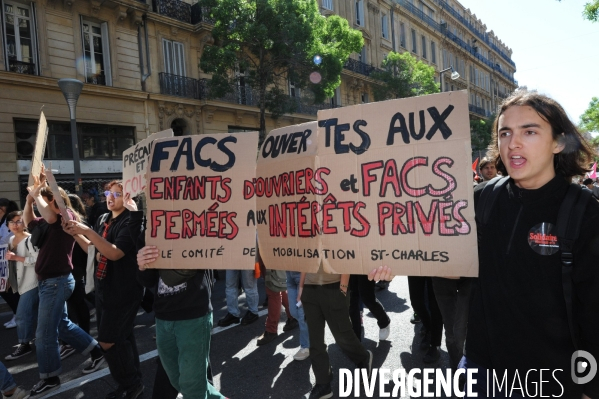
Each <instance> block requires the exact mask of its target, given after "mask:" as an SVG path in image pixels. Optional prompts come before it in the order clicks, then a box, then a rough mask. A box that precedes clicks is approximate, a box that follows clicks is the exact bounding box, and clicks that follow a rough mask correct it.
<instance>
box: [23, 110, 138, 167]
mask: <svg viewBox="0 0 599 399" xmlns="http://www.w3.org/2000/svg"><path fill="white" fill-rule="evenodd" d="M37 123H38V121H37V120H15V121H14V126H15V139H16V143H17V158H18V159H31V157H32V156H33V149H34V147H35V135H36V132H37ZM77 136H78V140H79V148H80V154H79V156H80V157H81V159H106V160H120V159H122V157H123V151H124V150H126V149H127V148H129V147H131V146H132V145H134V144H135V128H133V127H131V126H113V125H98V124H91V123H79V122H78V123H77ZM44 159H56V160H68V159H73V148H72V146H71V125H70V123H69V122H52V121H48V141H47V142H46V151H45V153H44Z"/></svg>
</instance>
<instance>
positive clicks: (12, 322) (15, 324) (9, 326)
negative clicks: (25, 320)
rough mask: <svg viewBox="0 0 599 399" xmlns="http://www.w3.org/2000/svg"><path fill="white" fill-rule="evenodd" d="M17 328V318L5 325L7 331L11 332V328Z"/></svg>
mask: <svg viewBox="0 0 599 399" xmlns="http://www.w3.org/2000/svg"><path fill="white" fill-rule="evenodd" d="M16 326H17V322H16V320H15V318H14V317H13V318H12V320H11V321H9V322H8V323H6V324H4V327H6V329H7V330H10V329H11V328H15V327H16Z"/></svg>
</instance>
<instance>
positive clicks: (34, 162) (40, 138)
mask: <svg viewBox="0 0 599 399" xmlns="http://www.w3.org/2000/svg"><path fill="white" fill-rule="evenodd" d="M47 139H48V122H46V116H45V115H44V113H43V112H42V113H41V114H40V121H39V123H38V125H37V135H36V136H35V149H34V150H33V158H32V159H31V171H30V172H29V181H28V182H27V187H31V188H33V176H38V177H39V175H40V172H41V171H42V165H43V161H44V151H46V140H47Z"/></svg>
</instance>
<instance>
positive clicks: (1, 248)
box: [0, 244, 8, 292]
mask: <svg viewBox="0 0 599 399" xmlns="http://www.w3.org/2000/svg"><path fill="white" fill-rule="evenodd" d="M6 251H8V244H3V245H0V292H5V291H6V287H7V285H8V260H6Z"/></svg>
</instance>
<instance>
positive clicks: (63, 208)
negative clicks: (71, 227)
mask: <svg viewBox="0 0 599 399" xmlns="http://www.w3.org/2000/svg"><path fill="white" fill-rule="evenodd" d="M45 173H46V180H47V181H48V185H49V186H50V188H51V189H52V193H53V194H54V200H55V201H56V205H58V209H60V214H61V215H62V218H63V220H64V221H69V220H71V217H70V216H69V213H68V212H67V206H66V205H65V203H64V201H63V200H62V197H61V196H60V190H59V189H58V184H57V183H56V179H55V178H54V174H53V173H52V163H50V167H49V168H48V169H46V172H45Z"/></svg>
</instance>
